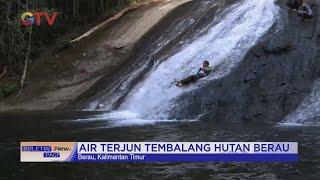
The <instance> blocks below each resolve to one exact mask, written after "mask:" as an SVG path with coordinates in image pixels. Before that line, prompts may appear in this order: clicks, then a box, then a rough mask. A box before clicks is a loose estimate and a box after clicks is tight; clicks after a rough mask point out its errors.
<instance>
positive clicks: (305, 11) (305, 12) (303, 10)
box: [298, 3, 313, 19]
mask: <svg viewBox="0 0 320 180" xmlns="http://www.w3.org/2000/svg"><path fill="white" fill-rule="evenodd" d="M298 16H300V17H302V19H308V18H312V16H313V13H312V9H311V7H310V6H309V5H308V4H306V3H304V4H302V6H301V7H300V9H299V11H298Z"/></svg>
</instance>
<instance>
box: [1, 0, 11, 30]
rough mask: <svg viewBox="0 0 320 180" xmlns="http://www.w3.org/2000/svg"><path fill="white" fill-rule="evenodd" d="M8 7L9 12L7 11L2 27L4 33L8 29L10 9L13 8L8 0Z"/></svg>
mask: <svg viewBox="0 0 320 180" xmlns="http://www.w3.org/2000/svg"><path fill="white" fill-rule="evenodd" d="M7 4H8V7H7V13H6V19H5V21H4V25H3V29H2V33H1V34H2V35H4V33H5V32H6V29H7V23H8V21H9V15H10V10H11V2H8V3H7Z"/></svg>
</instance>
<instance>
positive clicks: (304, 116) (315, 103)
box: [281, 79, 320, 126]
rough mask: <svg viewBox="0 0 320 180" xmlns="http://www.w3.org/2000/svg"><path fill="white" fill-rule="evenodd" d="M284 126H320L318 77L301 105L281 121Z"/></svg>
mask: <svg viewBox="0 0 320 180" xmlns="http://www.w3.org/2000/svg"><path fill="white" fill-rule="evenodd" d="M281 125H285V126H292V125H293V126H320V79H319V80H317V81H316V82H315V83H314V86H313V89H312V92H311V93H310V94H309V95H308V96H307V97H306V98H305V99H304V100H303V102H302V103H301V105H300V106H299V107H298V108H297V109H296V110H295V111H294V112H293V113H291V114H289V115H288V116H287V117H286V118H285V119H284V120H283V122H282V123H281Z"/></svg>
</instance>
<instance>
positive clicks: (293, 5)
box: [287, 0, 302, 11]
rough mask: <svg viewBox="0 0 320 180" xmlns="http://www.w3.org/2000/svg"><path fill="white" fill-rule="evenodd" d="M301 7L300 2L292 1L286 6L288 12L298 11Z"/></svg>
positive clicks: (297, 0) (298, 0)
mask: <svg viewBox="0 0 320 180" xmlns="http://www.w3.org/2000/svg"><path fill="white" fill-rule="evenodd" d="M301 5H302V1H301V0H294V1H293V2H292V0H289V1H288V2H287V6H288V7H289V9H290V11H291V10H298V9H299V8H300V6H301Z"/></svg>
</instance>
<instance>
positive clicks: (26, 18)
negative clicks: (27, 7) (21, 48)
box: [21, 12, 58, 26]
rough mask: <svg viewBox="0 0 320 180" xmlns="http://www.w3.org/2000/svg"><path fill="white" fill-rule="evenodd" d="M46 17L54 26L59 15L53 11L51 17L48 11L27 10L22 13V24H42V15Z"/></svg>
mask: <svg viewBox="0 0 320 180" xmlns="http://www.w3.org/2000/svg"><path fill="white" fill-rule="evenodd" d="M43 16H44V17H45V18H46V20H47V23H48V25H49V26H52V25H53V24H54V23H55V21H56V18H57V16H58V13H57V12H53V13H52V14H51V17H50V16H49V14H48V12H32V13H31V12H25V13H23V14H22V15H21V24H22V26H31V25H34V24H36V25H38V26H40V25H41V17H43Z"/></svg>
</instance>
